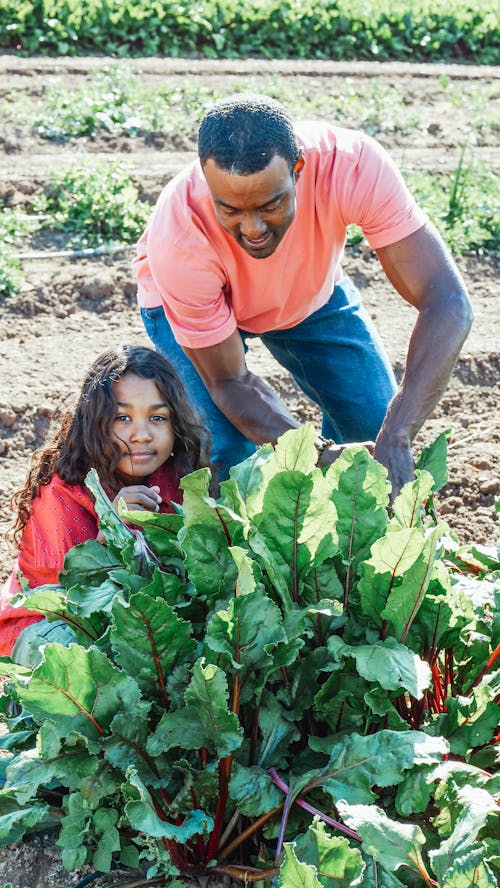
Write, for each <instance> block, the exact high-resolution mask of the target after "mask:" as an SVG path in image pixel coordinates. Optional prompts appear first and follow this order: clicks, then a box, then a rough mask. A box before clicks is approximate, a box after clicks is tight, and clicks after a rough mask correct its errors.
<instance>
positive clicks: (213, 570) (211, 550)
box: [182, 523, 238, 601]
mask: <svg viewBox="0 0 500 888" xmlns="http://www.w3.org/2000/svg"><path fill="white" fill-rule="evenodd" d="M182 549H183V551H184V553H185V558H186V569H187V571H188V574H189V579H190V580H191V582H192V583H193V585H194V587H195V589H196V591H197V593H198V595H204V596H206V597H207V598H208V600H209V601H214V600H216V599H217V598H228V597H230V596H232V595H233V594H234V590H235V586H236V580H237V576H238V571H237V568H236V565H235V563H234V560H233V558H232V556H231V552H230V551H229V547H228V542H227V539H226V536H225V534H224V531H223V529H222V527H221V526H220V524H219V523H217V525H210V524H195V525H190V526H189V527H187V529H186V533H185V534H184V536H183V538H182Z"/></svg>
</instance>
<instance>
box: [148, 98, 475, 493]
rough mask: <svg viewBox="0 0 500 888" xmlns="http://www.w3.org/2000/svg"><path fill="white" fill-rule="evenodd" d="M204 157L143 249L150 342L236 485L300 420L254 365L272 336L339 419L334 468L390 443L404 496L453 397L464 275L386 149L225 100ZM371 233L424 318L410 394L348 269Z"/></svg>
mask: <svg viewBox="0 0 500 888" xmlns="http://www.w3.org/2000/svg"><path fill="white" fill-rule="evenodd" d="M198 153H199V160H198V161H196V162H194V163H193V164H192V165H190V166H189V167H187V168H186V169H185V170H184V171H182V172H181V173H180V174H179V175H177V176H176V177H175V178H174V179H173V180H172V181H171V182H170V183H169V184H168V185H167V186H166V188H165V189H164V191H163V192H162V194H161V196H160V198H159V200H158V203H157V205H156V208H155V210H154V212H153V215H152V218H151V220H150V223H149V225H148V227H147V229H146V231H145V233H144V235H143V236H142V238H141V240H140V241H139V244H138V251H137V258H136V260H135V271H136V275H137V279H138V301H139V305H140V306H141V309H142V316H143V320H144V323H145V326H146V330H147V332H148V334H149V336H150V337H151V339H152V340H153V342H154V344H155V346H156V348H157V349H158V350H159V351H161V352H163V353H164V354H165V355H166V356H167V357H168V358H169V360H170V361H171V362H172V363H173V364H174V365H175V367H176V369H177V371H178V372H179V373H180V375H181V376H182V377H183V378H184V382H185V384H186V386H187V388H188V392H189V394H190V396H191V399H192V401H193V403H194V405H195V406H196V407H197V408H198V411H199V412H201V413H203V414H204V415H205V417H206V420H207V423H208V425H209V427H210V429H211V432H212V437H213V442H214V448H213V456H214V462H215V463H216V464H217V465H218V466H219V469H220V476H221V477H222V476H223V475H224V474H225V473H227V469H228V466H230V465H232V464H235V463H237V462H239V461H240V460H242V459H244V458H245V457H246V456H247V455H249V453H250V452H252V451H253V449H254V448H255V444H261V443H264V442H266V441H271V442H274V441H275V440H276V439H277V438H278V437H279V436H280V435H281V434H282V433H283V432H285V431H286V430H287V429H290V428H295V427H297V426H298V425H299V423H298V422H297V421H296V420H295V419H294V418H293V417H292V416H291V414H290V413H289V412H288V410H287V409H286V407H285V405H284V404H283V403H282V402H281V401H280V399H279V398H278V396H277V395H276V394H275V392H273V391H272V389H270V388H269V386H268V385H267V384H266V383H265V382H264V381H263V380H262V379H260V378H259V377H258V376H256V375H255V374H253V373H251V372H250V371H249V370H248V368H247V366H246V362H245V348H246V347H245V342H246V340H247V339H248V338H249V336H253V335H258V336H260V337H261V339H262V341H263V342H264V344H265V345H266V346H267V347H268V348H269V350H270V351H271V352H272V354H273V355H274V357H275V358H277V360H278V361H279V362H280V363H281V364H282V365H283V366H284V367H286V368H287V369H288V370H290V372H291V373H292V374H293V376H294V378H295V380H296V382H297V383H298V384H299V385H300V386H301V388H302V389H303V390H304V391H305V392H306V393H307V394H308V395H309V396H310V397H311V398H312V399H313V400H314V401H315V402H316V403H317V404H318V405H319V406H320V408H321V409H322V412H323V428H322V432H323V435H322V436H319V437H318V444H317V446H318V452H319V464H320V465H327V464H328V463H329V462H332V461H333V460H334V459H335V458H336V457H337V456H338V454H339V452H340V451H341V449H342V447H341V446H340V447H339V446H338V445H342V444H345V443H348V442H356V441H365V440H368V441H375V445H374V455H375V457H376V458H377V459H378V460H379V461H380V462H381V463H382V464H383V465H385V466H386V467H387V469H388V472H389V478H390V480H391V483H392V490H393V495H395V494H396V493H397V492H398V491H399V489H400V488H401V486H402V485H403V484H404V483H405V482H406V481H408V480H410V479H411V478H412V475H413V459H412V455H411V450H410V446H411V442H412V440H413V438H414V436H415V435H416V433H417V432H418V430H419V429H420V427H421V426H422V424H423V423H424V421H425V419H426V417H427V416H428V415H429V413H430V412H431V411H432V409H433V408H434V406H435V405H436V403H437V402H438V400H439V398H440V397H441V395H442V393H443V391H444V389H445V387H446V385H447V382H448V379H449V377H450V374H451V372H452V370H453V367H454V365H455V363H456V360H457V358H458V355H459V352H460V349H461V347H462V344H463V342H464V340H465V338H466V336H467V334H468V332H469V329H470V325H471V322H472V312H471V308H470V304H469V300H468V297H467V293H466V291H465V287H464V284H463V282H462V280H461V278H460V275H459V273H458V271H457V269H456V267H455V265H454V263H453V261H452V259H451V257H450V255H449V254H448V252H447V250H446V248H445V246H444V245H443V243H442V241H441V239H440V237H439V235H438V234H437V232H436V231H435V229H434V228H433V227H432V225H431V224H430V223H429V221H428V220H427V217H426V216H425V214H424V213H423V212H422V211H421V210H420V209H419V208H418V207H417V205H416V204H415V201H414V200H413V198H412V197H411V195H410V194H409V193H408V191H407V189H406V187H405V185H404V182H403V180H402V178H401V176H400V174H399V172H398V170H397V169H396V167H395V166H394V164H393V162H392V161H391V160H390V158H389V157H388V155H387V154H386V153H385V151H384V150H383V149H382V148H381V146H380V145H378V144H377V143H376V142H375V141H374V140H373V139H371V138H369V137H368V136H366V135H365V134H363V133H361V132H356V131H352V130H346V129H342V128H339V127H334V126H330V125H328V124H326V123H319V122H318V123H311V122H308V123H303V124H297V125H294V124H293V122H292V120H291V118H290V116H289V115H288V113H287V111H286V110H285V109H284V108H283V106H282V105H281V104H280V103H279V102H276V101H274V100H272V99H270V98H267V97H266V96H253V95H245V94H242V95H236V96H231V97H229V98H227V99H223V100H221V101H219V102H217V103H216V104H215V106H214V107H213V108H212V109H211V110H209V111H208V113H207V114H206V115H205V117H204V119H203V120H202V123H201V126H200V130H199V140H198ZM351 223H356V224H358V225H359V226H360V227H361V229H362V230H363V232H364V234H365V236H366V238H367V240H368V242H369V244H370V245H371V246H372V247H373V248H374V249H375V250H376V252H377V255H378V257H379V259H380V262H381V264H382V266H383V268H384V271H385V273H386V275H387V277H388V278H389V280H390V281H391V283H392V284H393V286H394V287H395V288H396V290H397V291H398V292H399V293H400V294H401V296H402V297H403V298H404V299H406V301H407V302H409V303H410V304H411V305H413V306H414V307H415V308H416V309H417V310H418V318H417V321H416V324H415V328H414V331H413V334H412V337H411V341H410V346H409V350H408V358H407V364H406V372H405V375H404V379H403V381H402V383H401V385H400V387H399V389H398V388H397V386H396V382H395V380H394V376H393V373H392V370H391V367H390V365H389V362H388V359H387V357H386V355H385V353H384V351H383V348H382V345H381V342H380V339H379V337H378V334H377V332H376V330H375V329H374V327H373V325H372V323H371V321H370V318H369V317H368V314H367V312H366V311H365V309H364V308H363V307H362V306H361V305H360V300H359V295H358V293H357V291H356V289H355V288H354V286H353V284H352V282H351V281H350V280H349V279H348V278H347V277H345V276H344V275H343V273H342V269H341V260H342V255H343V249H344V244H345V237H346V228H347V226H348V225H349V224H351Z"/></svg>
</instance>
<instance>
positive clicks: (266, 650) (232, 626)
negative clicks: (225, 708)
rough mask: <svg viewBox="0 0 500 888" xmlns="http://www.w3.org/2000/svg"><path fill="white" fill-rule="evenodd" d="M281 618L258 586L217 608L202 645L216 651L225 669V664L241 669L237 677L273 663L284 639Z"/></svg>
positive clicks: (218, 659) (277, 610)
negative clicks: (224, 606) (279, 645)
mask: <svg viewBox="0 0 500 888" xmlns="http://www.w3.org/2000/svg"><path fill="white" fill-rule="evenodd" d="M287 640H288V639H287V636H286V632H285V629H284V627H283V618H282V616H281V611H280V609H279V607H278V606H277V605H276V604H274V602H272V601H271V599H270V598H268V596H267V595H266V594H265V593H264V591H263V590H262V589H259V590H257V591H255V592H248V593H247V594H246V595H238V596H237V597H236V598H233V599H232V600H231V602H230V603H229V607H228V608H227V610H224V611H218V613H216V614H214V615H213V617H212V618H211V619H210V622H209V623H208V626H207V634H206V638H205V643H206V645H207V646H208V647H209V648H210V650H211V651H214V652H215V653H216V654H222V655H223V656H222V657H217V662H218V663H219V665H221V666H222V667H223V668H224V669H225V670H226V672H227V670H228V666H229V667H231V666H232V668H233V670H235V669H236V670H239V671H240V672H241V680H242V681H244V680H245V677H246V675H247V674H248V673H249V672H252V671H254V670H257V669H267V670H268V669H269V667H271V666H272V665H273V651H274V649H275V648H276V647H277V645H278V644H279V643H280V642H286V641H287Z"/></svg>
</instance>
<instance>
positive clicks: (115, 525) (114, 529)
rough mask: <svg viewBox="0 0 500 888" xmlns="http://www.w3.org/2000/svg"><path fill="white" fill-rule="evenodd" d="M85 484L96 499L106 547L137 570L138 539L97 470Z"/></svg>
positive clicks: (124, 562) (89, 475)
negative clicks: (119, 513)
mask: <svg viewBox="0 0 500 888" xmlns="http://www.w3.org/2000/svg"><path fill="white" fill-rule="evenodd" d="M85 484H86V486H87V487H88V489H89V490H90V492H91V494H92V496H93V497H94V501H95V502H94V504H95V510H96V512H97V514H98V516H99V530H100V531H101V533H102V534H103V536H104V539H105V541H106V546H107V547H108V549H109V550H110V552H111V553H112V554H114V555H115V557H116V558H118V560H119V561H120V562H122V563H123V564H125V565H126V566H127V567H133V568H136V567H137V566H138V554H139V553H138V548H137V544H136V538H135V536H134V534H133V533H132V531H131V530H129V528H128V527H127V526H126V524H124V522H123V521H122V519H121V518H120V517H119V515H118V514H117V512H116V511H115V509H114V507H113V503H112V502H111V500H110V498H109V496H108V495H107V493H106V491H105V490H104V488H103V487H102V485H101V482H100V480H99V475H98V474H97V472H96V470H95V469H90V471H89V472H88V474H87V475H86V477H85ZM98 545H99V544H98ZM65 567H66V564H65Z"/></svg>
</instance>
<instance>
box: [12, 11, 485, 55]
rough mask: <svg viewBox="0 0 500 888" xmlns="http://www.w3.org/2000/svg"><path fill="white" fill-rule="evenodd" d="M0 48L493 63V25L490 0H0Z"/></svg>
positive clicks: (74, 51)
mask: <svg viewBox="0 0 500 888" xmlns="http://www.w3.org/2000/svg"><path fill="white" fill-rule="evenodd" d="M0 48H3V49H8V50H15V51H17V52H22V53H25V54H29V53H35V52H36V53H39V52H42V53H45V54H52V55H61V54H70V55H83V54H86V53H105V54H106V55H116V56H140V55H142V56H149V55H156V54H161V55H167V56H174V57H176V56H184V55H191V56H193V55H194V56H200V55H201V56H205V57H209V58H241V57H245V56H260V57H264V58H303V59H314V58H317V59H356V58H357V59H378V60H381V59H407V60H411V61H437V60H455V61H463V62H474V63H476V64H479V63H480V64H492V63H495V62H498V59H499V57H500V53H499V49H500V23H499V17H498V6H497V2H496V0H468V2H467V0H466V2H462V0H434V2H430V0H414V2H413V3H412V4H409V3H407V2H405V0H333V2H331V0H307V2H303V0H256V2H254V3H252V4H245V5H244V4H238V3H236V2H235V0H194V2H189V3H188V2H161V0H86V2H84V3H82V2H80V0H2V2H1V3H0Z"/></svg>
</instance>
